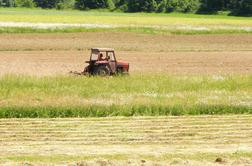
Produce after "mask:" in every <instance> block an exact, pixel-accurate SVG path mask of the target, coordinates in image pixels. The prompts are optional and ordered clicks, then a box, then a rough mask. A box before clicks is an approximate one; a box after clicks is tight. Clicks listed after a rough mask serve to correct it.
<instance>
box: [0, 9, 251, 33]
mask: <svg viewBox="0 0 252 166" xmlns="http://www.w3.org/2000/svg"><path fill="white" fill-rule="evenodd" d="M0 22H31V23H38V22H39V23H82V24H108V25H117V26H120V28H105V29H103V28H95V30H90V29H87V28H64V29H55V30H52V29H47V30H43V29H33V28H1V29H0V33H1V32H2V33H3V32H5V33H10V32H19V33H21V32H86V31H107V30H108V29H111V30H110V31H127V32H128V31H129V32H141V33H175V34H202V33H204V34H212V33H214V34H216V33H217V34H218V33H251V31H252V30H247V29H250V28H251V27H252V19H251V17H234V16H223V15H197V14H181V13H171V14H157V13H118V12H106V11H105V12H104V11H102V12H100V11H75V10H73V11H58V10H42V9H20V8H0ZM184 26H185V27H184ZM195 27H196V28H197V27H198V28H200V29H194V28H195ZM201 28H203V29H201ZM246 28H247V29H246ZM206 29H207V30H206Z"/></svg>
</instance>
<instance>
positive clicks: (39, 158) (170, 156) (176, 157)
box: [0, 151, 252, 164]
mask: <svg viewBox="0 0 252 166" xmlns="http://www.w3.org/2000/svg"><path fill="white" fill-rule="evenodd" d="M219 157H223V158H224V159H228V160H237V159H240V158H247V159H252V153H251V152H242V151H240V152H237V153H193V154H189V153H188V154H183V153H177V154H175V153H166V154H162V155H155V156H154V155H130V154H112V155H109V154H106V155H52V156H47V155H20V156H7V157H3V158H0V161H1V160H2V161H5V160H7V161H13V162H19V163H20V162H30V163H44V164H45V163H50V164H52V163H54V164H55V163H62V162H80V161H90V160H97V159H100V160H112V161H116V160H117V161H123V160H129V159H138V160H143V159H144V160H146V161H147V162H149V161H172V162H173V163H174V164H175V162H180V160H193V161H208V162H212V163H214V162H215V160H216V159H217V158H219Z"/></svg>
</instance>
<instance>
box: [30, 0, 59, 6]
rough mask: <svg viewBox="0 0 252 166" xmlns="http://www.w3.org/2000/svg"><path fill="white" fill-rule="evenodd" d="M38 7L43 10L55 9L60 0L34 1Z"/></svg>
mask: <svg viewBox="0 0 252 166" xmlns="http://www.w3.org/2000/svg"><path fill="white" fill-rule="evenodd" d="M33 1H34V2H35V4H36V6H37V7H41V8H55V7H56V4H57V3H59V0H33Z"/></svg>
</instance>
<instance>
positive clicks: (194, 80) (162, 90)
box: [0, 75, 252, 118]
mask: <svg viewBox="0 0 252 166" xmlns="http://www.w3.org/2000/svg"><path fill="white" fill-rule="evenodd" d="M251 85H252V77H251V76H168V75H133V76H126V77H108V78H99V77H71V76H56V77H31V76H13V75H7V76H4V77H2V78H1V79H0V94H1V95H0V118H13V117H17V118H23V117H33V118H36V117H106V116H137V115H141V116H143V115H145V116H156V115H199V114H240V113H252V107H251V98H252V87H251Z"/></svg>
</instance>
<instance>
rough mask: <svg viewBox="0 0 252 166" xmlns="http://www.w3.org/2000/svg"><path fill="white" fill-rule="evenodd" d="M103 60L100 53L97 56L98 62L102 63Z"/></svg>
mask: <svg viewBox="0 0 252 166" xmlns="http://www.w3.org/2000/svg"><path fill="white" fill-rule="evenodd" d="M103 60H104V58H103V54H102V53H100V54H99V56H98V61H103Z"/></svg>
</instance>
